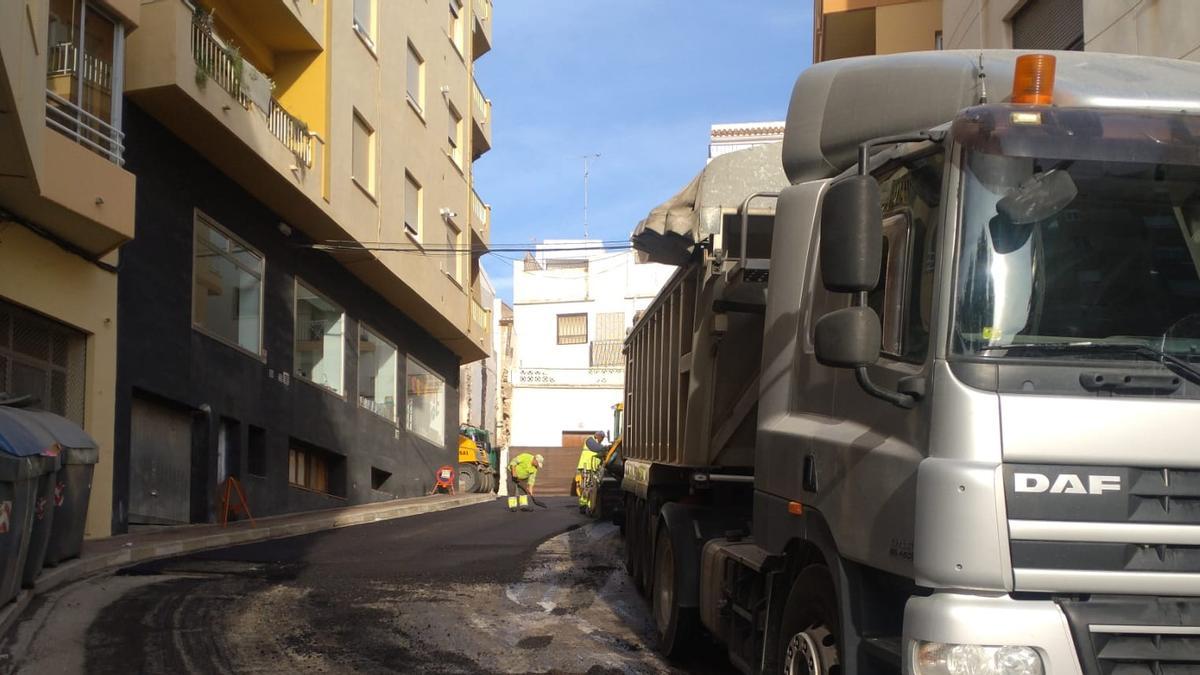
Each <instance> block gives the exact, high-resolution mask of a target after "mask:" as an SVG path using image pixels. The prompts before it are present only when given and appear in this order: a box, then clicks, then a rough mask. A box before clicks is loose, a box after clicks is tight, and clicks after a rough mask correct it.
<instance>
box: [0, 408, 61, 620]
mask: <svg viewBox="0 0 1200 675" xmlns="http://www.w3.org/2000/svg"><path fill="white" fill-rule="evenodd" d="M23 412H24V411H21V410H17V409H14V408H8V407H4V406H0V605H3V604H7V603H8V602H9V601H10V600H12V599H13V598H15V597H16V596H17V592H18V591H19V590H20V589H21V578H22V576H23V573H24V571H25V563H26V560H27V559H28V557H29V547H30V540H31V533H32V532H31V531H32V529H33V521H34V511H35V509H36V506H37V497H38V482H39V479H41V478H42V477H43V476H45V475H46V474H47V473H49V472H50V471H52V470H55V469H56V468H57V466H58V458H57V457H56V456H47V453H49V454H51V455H52V454H53V453H54V452H55V450H54V441H53V439H52V438H50V437H49V434H47V433H46V432H45V430H44V429H42V428H40V427H38V426H36V425H33V424H32V423H31V422H30V421H29V420H28V418H27V417H26V416H24V415H23ZM40 553H41V552H39V555H40Z"/></svg>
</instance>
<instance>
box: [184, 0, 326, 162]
mask: <svg viewBox="0 0 1200 675" xmlns="http://www.w3.org/2000/svg"><path fill="white" fill-rule="evenodd" d="M192 56H193V58H195V60H196V68H197V75H196V77H197V81H204V80H206V79H211V80H212V81H213V82H215V83H216V84H217V86H219V87H221V88H222V89H224V90H225V91H226V92H227V93H228V94H229V95H230V96H232V97H233V98H234V100H235V101H237V102H238V104H239V105H241V106H242V107H243V108H246V109H247V110H248V109H249V108H250V97H249V96H248V95H247V94H246V90H245V89H244V88H243V87H242V73H243V70H244V69H245V67H246V64H245V63H244V62H243V61H242V59H241V57H240V56H238V55H237V53H236V52H234V51H233V50H232V49H230V48H229V47H227V46H225V45H224V44H223V43H222V42H221V40H220V39H219V38H218V37H217V36H216V35H214V34H213V32H212V27H211V26H209V25H207V24H206V23H205V22H203V21H202V20H200V19H197V20H194V21H192ZM268 108H269V109H268V110H264V111H263V112H264V113H265V114H266V116H267V129H269V130H270V132H271V134H272V135H273V136H275V138H277V139H279V142H281V143H283V144H284V146H286V147H287V149H288V150H290V151H291V153H292V154H293V155H295V157H296V160H297V161H299V162H300V163H302V164H303V165H304V166H305V167H311V166H312V164H313V137H312V134H311V133H309V130H308V125H307V124H305V123H304V121H303V120H301V119H300V118H298V117H296V116H295V115H293V114H291V113H290V112H288V111H287V109H286V108H284V107H283V106H282V105H280V104H279V101H277V100H276V99H275V98H274V97H272V98H271V102H270V104H269V105H268Z"/></svg>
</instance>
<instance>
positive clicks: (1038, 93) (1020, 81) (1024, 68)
mask: <svg viewBox="0 0 1200 675" xmlns="http://www.w3.org/2000/svg"><path fill="white" fill-rule="evenodd" d="M1012 102H1013V103H1026V104H1030V105H1050V104H1051V103H1053V102H1054V57H1053V56H1051V55H1049V54H1025V55H1023V56H1018V57H1017V68H1016V72H1014V73H1013V89H1012Z"/></svg>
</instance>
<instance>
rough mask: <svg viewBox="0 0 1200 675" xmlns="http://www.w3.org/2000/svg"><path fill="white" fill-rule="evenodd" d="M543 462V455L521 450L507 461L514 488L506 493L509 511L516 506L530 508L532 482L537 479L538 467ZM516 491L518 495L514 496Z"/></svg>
mask: <svg viewBox="0 0 1200 675" xmlns="http://www.w3.org/2000/svg"><path fill="white" fill-rule="evenodd" d="M545 463H546V458H545V457H542V456H541V455H531V454H529V453H528V452H522V453H521V454H519V455H517V456H516V457H513V459H512V461H510V462H509V463H508V477H509V479H510V480H511V481H512V484H513V485H514V489H512V490H511V491H509V493H508V510H509V511H516V510H517V507H518V506H519V507H520V508H521V510H522V511H528V510H530V507H529V499H530V497H532V496H533V484H534V483H535V482H536V481H537V472H538V469H540V468H542V467H543V466H544V465H545ZM518 492H519V493H520V495H519V496H516V495H517V493H518Z"/></svg>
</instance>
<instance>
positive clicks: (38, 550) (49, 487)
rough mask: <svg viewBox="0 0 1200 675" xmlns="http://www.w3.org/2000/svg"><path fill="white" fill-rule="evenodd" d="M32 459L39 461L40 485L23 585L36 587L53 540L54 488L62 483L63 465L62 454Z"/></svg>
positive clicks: (37, 472) (32, 458) (35, 469)
mask: <svg viewBox="0 0 1200 675" xmlns="http://www.w3.org/2000/svg"><path fill="white" fill-rule="evenodd" d="M29 459H30V460H32V462H33V464H34V465H35V466H34V471H35V474H36V476H37V478H36V479H35V480H36V483H37V489H36V491H35V494H34V499H33V520H32V521H30V527H29V547H28V551H27V552H26V555H25V567H24V568H23V571H22V572H21V585H22V586H24V587H25V588H33V582H34V581H36V580H37V578H38V575H40V574H41V573H42V567H44V566H45V562H46V545H47V544H49V543H50V532H51V528H52V527H53V526H54V521H55V515H54V512H55V510H56V509H55V508H54V505H55V500H54V488H55V486H56V485H58V471H59V468H60V467H61V466H62V465H61V463H60V457H59V456H58V455H55V456H45V455H39V456H37V457H30V458H29Z"/></svg>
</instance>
